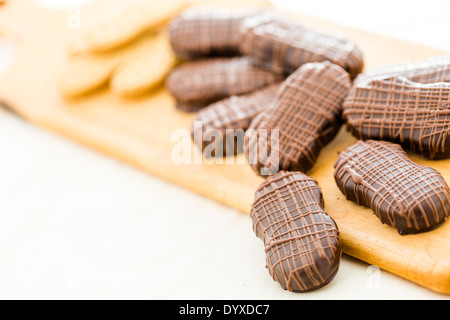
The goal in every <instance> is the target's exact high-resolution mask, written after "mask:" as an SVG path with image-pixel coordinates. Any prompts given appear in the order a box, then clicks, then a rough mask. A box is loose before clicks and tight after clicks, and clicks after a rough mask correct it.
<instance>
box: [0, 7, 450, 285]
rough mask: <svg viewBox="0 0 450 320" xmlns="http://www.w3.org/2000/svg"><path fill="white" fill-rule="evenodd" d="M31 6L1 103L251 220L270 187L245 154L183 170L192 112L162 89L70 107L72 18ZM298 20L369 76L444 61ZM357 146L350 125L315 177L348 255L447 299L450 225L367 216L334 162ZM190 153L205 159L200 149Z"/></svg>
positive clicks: (17, 12) (18, 27) (2, 14)
mask: <svg viewBox="0 0 450 320" xmlns="http://www.w3.org/2000/svg"><path fill="white" fill-rule="evenodd" d="M28 2H29V1H10V2H8V3H7V4H6V5H5V6H2V7H1V9H0V30H1V32H0V36H2V37H7V38H8V41H11V42H12V43H14V45H15V46H16V56H15V57H14V60H13V63H12V65H11V66H10V67H9V68H8V69H7V70H6V72H4V73H3V74H2V75H1V76H0V97H1V99H2V100H3V101H4V102H6V103H7V104H8V105H9V106H10V107H11V108H13V109H14V110H15V111H16V112H17V113H18V114H20V115H21V116H22V117H23V118H25V119H27V120H28V121H30V122H32V123H34V124H36V125H38V126H40V127H43V128H46V129H48V130H51V131H53V132H55V133H57V134H60V135H63V136H66V137H67V138H69V139H71V140H73V141H76V142H78V143H80V144H83V145H85V146H87V147H89V148H93V149H95V150H97V151H99V152H102V153H104V154H107V155H109V156H111V157H114V158H116V159H119V160H121V161H124V162H126V163H128V164H131V165H133V166H136V167H138V168H140V169H142V170H145V171H146V172H148V173H150V174H153V175H156V176H158V177H161V178H163V179H165V180H168V181H170V182H173V183H175V184H178V185H180V186H183V187H186V188H188V189H190V190H193V191H195V192H197V193H199V194H201V195H204V196H206V197H209V198H212V199H214V200H216V201H218V202H220V203H222V204H225V205H227V206H231V207H233V208H236V209H238V210H240V211H242V212H243V213H249V210H250V206H251V203H252V201H253V197H254V192H255V190H256V189H257V187H258V186H259V185H260V184H261V183H262V181H263V180H262V178H260V177H257V176H255V174H254V173H253V171H252V170H251V169H250V167H249V166H248V165H247V164H245V163H242V162H245V159H244V158H243V157H242V156H240V157H237V158H236V159H234V161H233V162H234V164H205V163H203V164H189V165H177V164H175V163H174V162H173V161H172V151H173V148H174V146H175V145H177V144H178V142H179V141H178V140H176V141H175V140H174V139H172V138H173V134H174V133H177V132H178V131H179V130H180V129H181V130H187V129H189V128H190V126H191V121H192V119H193V115H189V114H185V113H182V112H179V111H177V110H176V109H175V104H174V100H173V98H172V97H171V96H170V95H169V94H168V93H167V91H166V90H165V89H164V88H160V89H158V90H156V91H154V92H153V93H152V94H149V95H147V96H144V97H142V98H139V99H135V100H124V99H121V98H120V97H117V96H115V95H113V94H111V93H110V92H109V91H108V90H107V89H105V90H102V91H100V92H98V93H96V94H93V95H91V96H89V97H86V98H83V99H79V100H75V101H74V100H72V101H68V100H65V99H64V98H63V97H62V96H61V94H60V91H59V88H58V76H59V73H60V71H61V70H62V68H63V67H64V65H65V63H66V61H67V59H68V52H67V42H66V40H67V36H68V34H69V33H70V30H68V29H67V26H66V22H67V12H66V11H65V10H50V9H46V8H44V7H41V6H37V5H35V3H36V2H33V3H31V2H30V3H28ZM296 18H297V19H298V21H301V22H303V23H305V24H308V25H310V26H313V27H317V28H319V29H322V30H326V31H329V32H333V33H338V34H342V35H345V36H347V37H349V38H350V39H352V40H354V41H355V42H356V43H357V44H358V45H359V47H360V48H361V49H362V51H363V53H364V56H365V61H366V70H369V69H373V68H376V67H379V66H382V65H386V64H390V63H395V62H401V61H405V60H418V59H424V58H427V57H430V56H434V55H440V54H444V52H442V51H439V50H436V49H433V48H428V47H423V46H420V45H416V44H412V43H408V42H404V41H399V40H396V39H390V38H386V37H382V36H379V35H376V34H372V33H368V32H363V31H360V30H355V29H351V28H348V27H343V26H339V25H334V24H331V23H328V22H325V21H319V20H316V19H313V18H309V17H302V16H296ZM177 130H178V131H177ZM354 142H355V140H354V138H352V137H351V136H350V135H349V134H348V133H347V132H346V131H345V129H344V128H343V129H342V131H341V132H340V134H339V136H338V137H337V138H336V139H335V140H334V141H333V142H332V143H331V144H330V145H329V146H327V147H326V148H325V149H324V150H323V152H322V153H321V155H320V158H319V161H318V163H317V165H316V166H315V167H314V169H313V170H312V171H311V172H309V175H310V176H312V177H313V178H315V179H316V180H317V181H318V182H319V184H320V186H321V187H322V189H323V193H324V196H325V202H326V209H327V211H328V213H329V214H330V215H331V216H332V217H333V218H334V219H335V220H336V222H337V224H338V226H339V228H340V231H341V236H342V242H343V245H344V252H345V253H346V254H348V255H351V256H353V257H356V258H358V259H361V260H363V261H365V262H367V263H369V264H373V265H377V266H378V267H380V268H382V269H384V270H386V271H389V272H391V273H394V274H396V275H399V276H401V277H403V278H405V279H408V280H410V281H413V282H415V283H417V284H420V285H422V286H424V287H427V288H429V289H431V290H434V291H437V292H440V293H445V294H450V246H449V245H448V244H449V243H450V222H447V223H445V224H444V225H443V226H442V227H440V228H439V229H436V230H434V231H432V232H429V233H425V234H420V235H410V236H400V235H399V234H398V233H397V231H396V230H395V229H394V228H391V227H389V226H386V225H382V224H381V223H380V222H379V220H378V218H377V217H376V216H375V215H374V214H373V213H372V212H371V211H370V210H369V209H366V208H363V207H359V206H357V205H356V204H354V203H352V202H350V201H347V200H346V199H345V197H344V196H343V195H342V194H341V193H340V191H339V190H338V188H337V186H336V184H335V182H334V178H333V173H334V168H333V165H334V162H335V160H336V158H337V154H338V152H339V151H342V150H343V149H344V148H346V147H347V146H350V145H351V144H353V143H354ZM192 151H193V152H194V153H196V154H195V156H198V155H199V154H198V151H197V150H195V149H193V150H192ZM193 157H194V155H193ZM200 157H201V156H200ZM411 158H412V159H413V160H414V161H416V162H418V163H420V164H425V165H429V166H431V167H433V168H435V169H436V170H438V171H439V172H441V173H442V174H443V176H444V177H445V178H446V180H447V181H448V182H449V183H450V160H442V161H429V160H426V159H424V158H422V157H419V156H415V155H411ZM232 160H233V159H232ZM237 162H239V163H241V164H237ZM149 196H151V195H149ZM174 201H176V200H174ZM211 214H214V212H211ZM249 232H252V231H251V230H249Z"/></svg>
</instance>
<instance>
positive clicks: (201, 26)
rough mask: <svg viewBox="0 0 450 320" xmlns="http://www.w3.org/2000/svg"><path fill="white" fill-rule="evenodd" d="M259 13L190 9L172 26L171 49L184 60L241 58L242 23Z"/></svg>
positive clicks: (256, 11) (223, 9) (202, 8)
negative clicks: (223, 57) (225, 57)
mask: <svg viewBox="0 0 450 320" xmlns="http://www.w3.org/2000/svg"><path fill="white" fill-rule="evenodd" d="M258 13H259V11H258V10H256V9H254V10H251V9H241V10H236V9H228V8H214V7H199V8H191V9H188V10H186V11H184V12H183V13H182V15H181V16H180V17H179V18H176V19H174V20H172V22H171V24H170V27H169V29H170V30H169V31H170V39H171V43H172V48H173V49H174V52H175V54H176V55H177V56H178V57H180V58H181V59H184V60H194V59H201V58H207V57H215V56H216V57H217V56H237V55H240V51H239V46H240V40H241V34H240V26H241V23H242V21H243V20H244V19H245V18H248V17H251V16H254V15H257V14H258Z"/></svg>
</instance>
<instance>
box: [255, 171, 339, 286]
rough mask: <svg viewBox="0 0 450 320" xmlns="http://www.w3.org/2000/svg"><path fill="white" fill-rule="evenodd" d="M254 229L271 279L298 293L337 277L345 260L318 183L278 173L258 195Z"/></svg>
mask: <svg viewBox="0 0 450 320" xmlns="http://www.w3.org/2000/svg"><path fill="white" fill-rule="evenodd" d="M251 218H252V221H253V230H254V231H255V233H256V235H257V236H258V237H259V238H260V239H261V240H263V241H264V246H265V252H266V263H267V268H268V270H269V273H270V275H271V276H272V277H273V279H274V280H275V281H277V282H279V283H280V285H281V286H282V287H283V288H284V289H286V290H289V291H293V292H309V291H313V290H316V289H319V288H321V287H323V286H325V285H327V284H328V283H329V282H330V281H332V279H333V278H334V277H335V275H336V273H337V272H338V269H339V264H340V258H341V253H342V249H341V243H340V239H339V229H338V227H337V225H336V223H335V222H334V220H333V219H332V218H331V217H330V216H328V215H327V213H326V211H325V209H324V201H323V196H322V191H321V189H320V187H319V186H318V184H317V182H316V181H315V180H313V179H312V178H310V177H308V176H306V175H305V174H303V173H300V172H285V171H282V172H279V173H278V174H277V175H274V176H272V177H270V178H269V179H268V180H266V181H265V182H264V183H263V184H262V185H261V186H260V187H259V188H258V190H257V192H256V196H255V201H254V203H253V206H252V210H251Z"/></svg>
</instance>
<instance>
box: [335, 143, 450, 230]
mask: <svg viewBox="0 0 450 320" xmlns="http://www.w3.org/2000/svg"><path fill="white" fill-rule="evenodd" d="M335 168H336V171H335V179H336V182H337V185H338V187H339V189H340V190H341V191H342V192H343V194H344V195H345V196H346V197H347V199H348V200H351V201H354V202H356V203H357V204H359V205H363V206H366V207H368V208H370V209H372V210H373V212H374V213H375V215H376V216H377V217H378V218H379V219H380V220H381V222H382V223H385V224H387V225H389V226H392V227H395V228H397V230H398V232H399V233H400V234H402V235H406V234H414V233H421V232H426V231H429V230H432V229H434V228H436V227H438V226H439V225H441V224H442V223H443V222H444V221H445V220H446V219H447V217H448V216H449V213H450V189H449V187H448V185H447V183H446V181H445V180H444V178H443V177H442V176H441V174H440V173H439V172H437V171H436V170H434V169H432V168H430V167H426V166H421V165H418V164H416V163H414V162H412V161H411V160H410V159H409V158H408V156H407V154H406V152H405V151H403V149H402V148H401V147H400V145H398V144H393V143H390V142H386V141H374V140H369V141H367V142H363V141H359V142H357V143H356V144H355V145H353V146H351V147H349V148H347V149H346V150H345V151H344V152H342V153H341V154H340V155H339V158H338V160H337V161H336V164H335Z"/></svg>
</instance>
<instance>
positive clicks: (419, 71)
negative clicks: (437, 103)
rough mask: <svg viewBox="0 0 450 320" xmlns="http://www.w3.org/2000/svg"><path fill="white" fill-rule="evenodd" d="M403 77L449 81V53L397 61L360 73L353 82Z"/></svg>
mask: <svg viewBox="0 0 450 320" xmlns="http://www.w3.org/2000/svg"><path fill="white" fill-rule="evenodd" d="M392 77H404V78H407V79H408V80H410V81H412V82H418V83H423V84H426V83H436V82H450V55H446V56H438V57H432V58H429V59H426V60H421V61H408V62H403V63H397V64H393V65H389V66H385V67H382V68H378V69H375V70H371V71H368V72H364V73H362V74H360V75H359V76H358V77H357V78H356V80H355V84H357V85H363V84H364V83H368V82H371V81H373V80H383V79H387V78H392Z"/></svg>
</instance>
